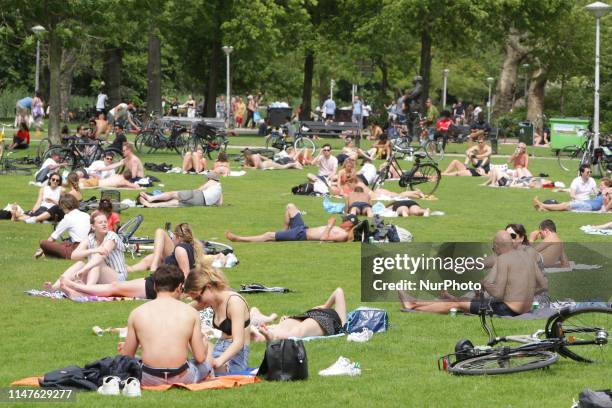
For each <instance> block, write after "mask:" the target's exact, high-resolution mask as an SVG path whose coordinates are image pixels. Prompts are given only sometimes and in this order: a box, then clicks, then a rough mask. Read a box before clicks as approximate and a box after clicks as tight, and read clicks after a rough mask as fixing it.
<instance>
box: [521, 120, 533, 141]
mask: <svg viewBox="0 0 612 408" xmlns="http://www.w3.org/2000/svg"><path fill="white" fill-rule="evenodd" d="M518 127H519V142H523V143H525V144H526V145H527V146H533V124H532V123H531V122H519V124H518Z"/></svg>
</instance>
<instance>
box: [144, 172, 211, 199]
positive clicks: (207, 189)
mask: <svg viewBox="0 0 612 408" xmlns="http://www.w3.org/2000/svg"><path fill="white" fill-rule="evenodd" d="M206 177H207V179H208V180H207V181H206V183H204V184H202V185H201V186H200V187H198V188H197V189H195V190H181V191H168V192H166V193H161V194H158V195H149V194H147V193H145V192H142V193H140V196H139V198H140V202H141V203H142V205H144V206H145V207H149V208H163V207H192V206H211V205H222V204H223V190H222V189H221V183H220V182H219V175H218V174H217V173H215V172H212V171H209V172H208V173H206Z"/></svg>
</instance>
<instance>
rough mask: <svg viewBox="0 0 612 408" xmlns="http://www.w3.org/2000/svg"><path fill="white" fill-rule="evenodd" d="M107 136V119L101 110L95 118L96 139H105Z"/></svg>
mask: <svg viewBox="0 0 612 408" xmlns="http://www.w3.org/2000/svg"><path fill="white" fill-rule="evenodd" d="M107 137H108V121H107V120H106V116H105V115H104V113H103V112H100V113H99V114H98V117H97V118H96V139H99V140H106V138H107Z"/></svg>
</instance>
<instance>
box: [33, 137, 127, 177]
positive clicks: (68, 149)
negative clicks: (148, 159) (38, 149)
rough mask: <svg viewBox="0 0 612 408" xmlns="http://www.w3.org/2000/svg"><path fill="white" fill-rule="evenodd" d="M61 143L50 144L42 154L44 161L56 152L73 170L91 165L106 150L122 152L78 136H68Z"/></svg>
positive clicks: (118, 153) (116, 152)
mask: <svg viewBox="0 0 612 408" xmlns="http://www.w3.org/2000/svg"><path fill="white" fill-rule="evenodd" d="M62 142H63V143H62V144H61V145H52V146H50V147H49V148H48V149H47V150H46V151H45V152H44V153H43V156H42V159H41V160H42V161H45V160H47V159H48V158H50V157H51V156H53V155H54V154H56V153H57V154H59V156H60V158H61V160H62V161H63V162H65V163H67V164H68V167H69V168H70V169H71V170H75V169H77V168H85V167H89V166H90V165H91V163H93V162H94V161H96V160H100V159H101V157H102V156H103V155H104V153H105V152H106V151H112V152H113V153H114V154H116V155H121V152H119V151H117V150H115V149H112V148H111V149H104V148H103V147H102V145H101V144H100V142H99V141H97V140H90V139H87V140H82V139H81V138H77V137H67V138H64V139H63V140H62Z"/></svg>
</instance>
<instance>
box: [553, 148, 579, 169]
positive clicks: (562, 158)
mask: <svg viewBox="0 0 612 408" xmlns="http://www.w3.org/2000/svg"><path fill="white" fill-rule="evenodd" d="M583 153H584V152H583V151H582V149H581V148H580V147H578V146H568V147H565V148H563V149H561V150H559V151H557V160H558V162H559V167H561V169H563V170H565V171H578V167H580V161H581V160H582V156H583Z"/></svg>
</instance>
